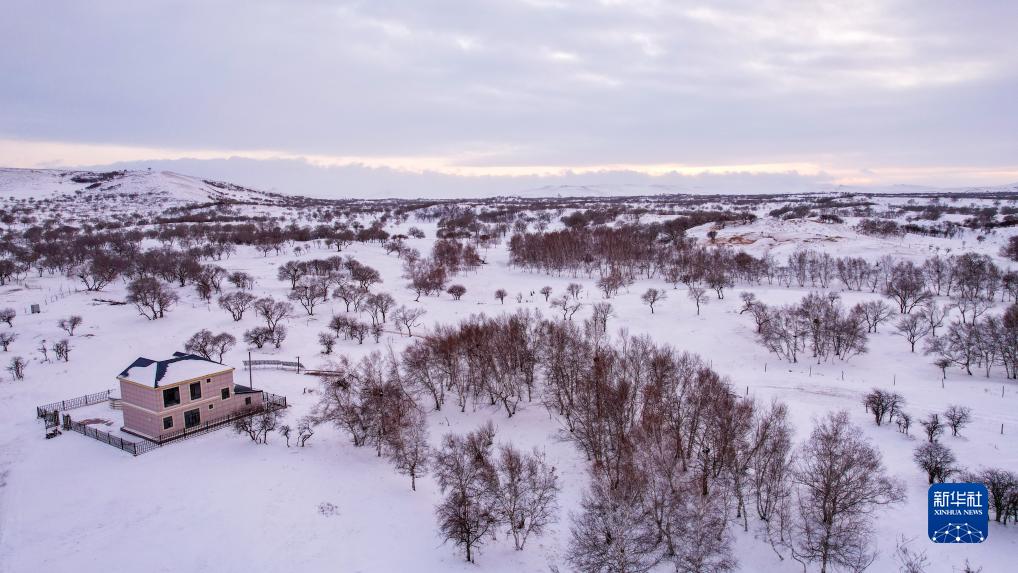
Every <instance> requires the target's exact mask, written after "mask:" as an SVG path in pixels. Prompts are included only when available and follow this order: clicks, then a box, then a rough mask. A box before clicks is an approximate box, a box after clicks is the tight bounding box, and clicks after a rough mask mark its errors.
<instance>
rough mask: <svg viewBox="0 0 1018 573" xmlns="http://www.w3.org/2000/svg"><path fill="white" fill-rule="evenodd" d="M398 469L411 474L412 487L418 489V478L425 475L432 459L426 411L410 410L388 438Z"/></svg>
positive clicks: (392, 456)
mask: <svg viewBox="0 0 1018 573" xmlns="http://www.w3.org/2000/svg"><path fill="white" fill-rule="evenodd" d="M386 455H387V456H388V458H389V460H390V461H391V462H392V465H393V466H395V468H396V471H397V472H399V473H401V474H403V475H407V476H410V489H411V490H412V491H417V478H419V477H420V476H422V475H424V472H426V471H427V469H428V464H429V462H430V459H431V448H430V446H428V425H427V420H426V419H425V417H424V413H423V412H421V411H420V410H419V409H417V408H413V409H411V410H410V411H409V413H408V415H407V418H406V420H404V422H403V423H402V424H401V425H400V427H399V429H398V430H397V431H396V432H394V433H393V434H392V435H391V436H390V437H389V438H388V448H387V454H386Z"/></svg>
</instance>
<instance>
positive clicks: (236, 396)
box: [117, 352, 265, 443]
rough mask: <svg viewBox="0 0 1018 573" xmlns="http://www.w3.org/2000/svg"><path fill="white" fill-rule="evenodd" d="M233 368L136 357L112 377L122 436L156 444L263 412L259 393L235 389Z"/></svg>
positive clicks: (188, 357)
mask: <svg viewBox="0 0 1018 573" xmlns="http://www.w3.org/2000/svg"><path fill="white" fill-rule="evenodd" d="M233 371H234V369H233V367H231V366H226V365H225V364H221V363H219V362H215V361H212V360H208V359H205V358H202V357H201V356H197V355H195V354H186V353H183V352H174V353H173V357H172V358H168V359H166V360H152V359H150V358H138V359H137V360H135V361H134V362H133V363H131V365H130V366H128V367H127V368H125V369H124V371H123V372H121V373H120V375H119V376H118V377H117V379H118V380H119V381H120V397H121V405H122V407H123V412H124V426H123V428H122V430H123V431H124V432H127V433H130V434H134V435H136V436H140V437H142V438H146V439H149V440H152V441H155V442H160V443H162V442H164V441H166V440H170V439H173V438H175V437H178V436H180V435H181V434H182V433H185V432H186V431H187V430H189V429H197V428H199V427H200V426H202V425H209V424H214V423H218V422H222V421H223V420H228V419H230V418H232V417H236V416H239V415H241V414H244V413H246V412H251V411H257V410H261V409H262V408H264V400H265V397H264V396H265V395H264V393H263V392H261V391H260V390H253V389H251V388H249V387H247V386H241V385H239V384H234V382H233Z"/></svg>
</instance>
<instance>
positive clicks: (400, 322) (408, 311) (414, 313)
mask: <svg viewBox="0 0 1018 573" xmlns="http://www.w3.org/2000/svg"><path fill="white" fill-rule="evenodd" d="M427 313H428V311H426V310H424V309H423V308H419V307H413V308H411V307H406V306H400V307H399V308H397V309H396V310H395V312H393V313H392V321H393V322H394V323H395V324H396V328H397V329H399V328H405V329H406V335H407V336H413V333H412V332H411V329H412V328H415V327H417V326H420V322H419V320H420V318H421V317H422V316H424V315H425V314H427Z"/></svg>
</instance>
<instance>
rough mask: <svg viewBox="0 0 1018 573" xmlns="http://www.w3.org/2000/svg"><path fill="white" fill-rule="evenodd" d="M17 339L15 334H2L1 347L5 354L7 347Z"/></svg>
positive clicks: (0, 333)
mask: <svg viewBox="0 0 1018 573" xmlns="http://www.w3.org/2000/svg"><path fill="white" fill-rule="evenodd" d="M17 337H18V335H17V334H14V333H13V332H0V346H2V347H3V349H4V352H7V347H8V346H10V345H11V343H12V342H14V339H16V338H17Z"/></svg>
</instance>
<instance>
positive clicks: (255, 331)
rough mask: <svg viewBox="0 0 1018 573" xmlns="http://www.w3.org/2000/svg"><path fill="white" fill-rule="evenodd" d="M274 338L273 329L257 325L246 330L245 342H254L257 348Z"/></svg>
mask: <svg viewBox="0 0 1018 573" xmlns="http://www.w3.org/2000/svg"><path fill="white" fill-rule="evenodd" d="M270 340H272V331H271V330H269V329H268V327H265V326H256V327H254V328H251V329H249V330H246V331H244V342H246V343H248V344H253V345H254V346H255V348H262V347H264V346H265V343H266V342H269V341H270Z"/></svg>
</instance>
